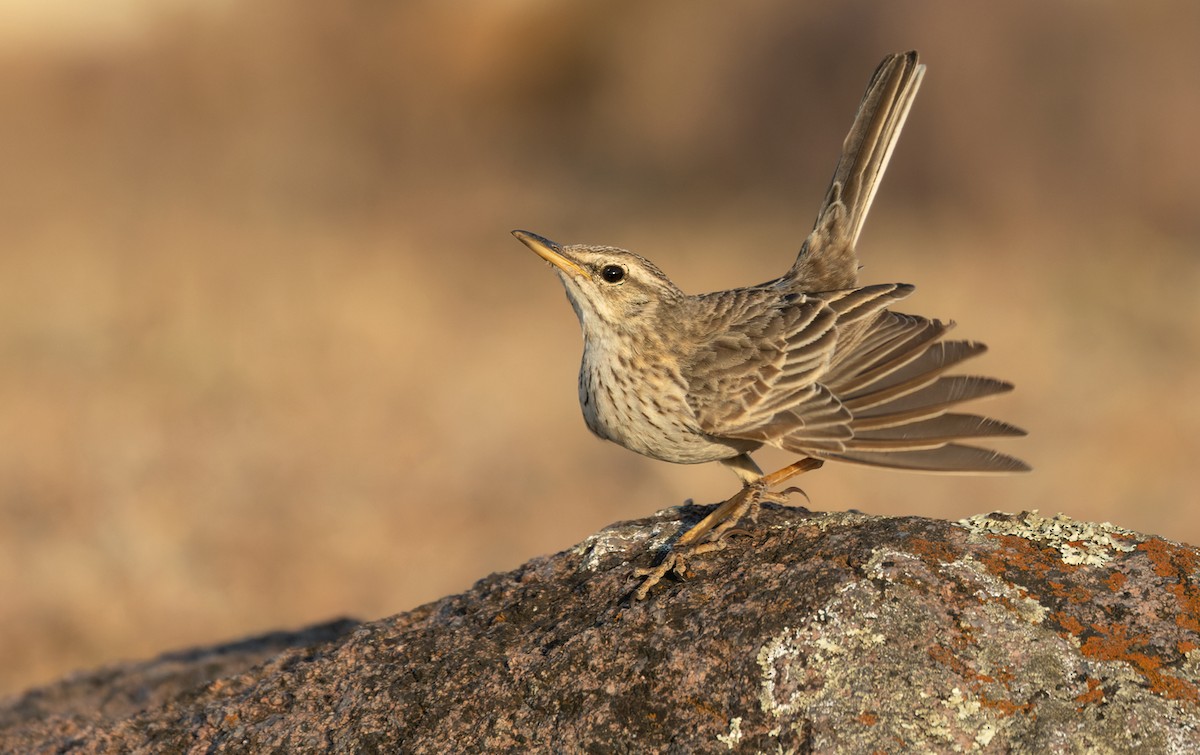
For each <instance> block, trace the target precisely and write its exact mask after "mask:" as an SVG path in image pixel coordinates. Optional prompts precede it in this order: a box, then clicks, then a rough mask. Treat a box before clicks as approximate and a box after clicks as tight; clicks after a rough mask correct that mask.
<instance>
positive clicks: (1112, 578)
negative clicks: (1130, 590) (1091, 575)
mask: <svg viewBox="0 0 1200 755" xmlns="http://www.w3.org/2000/svg"><path fill="white" fill-rule="evenodd" d="M1128 580H1129V578H1128V577H1126V576H1125V573H1124V572H1119V571H1115V572H1113V573H1112V574H1110V575H1108V580H1107V582H1106V584H1107V585H1108V589H1110V590H1112V591H1113V592H1117V591H1118V590H1120V589H1121V588H1123V587H1124V586H1125V583H1126V582H1127V581H1128Z"/></svg>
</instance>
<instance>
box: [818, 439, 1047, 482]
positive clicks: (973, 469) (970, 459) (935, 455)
mask: <svg viewBox="0 0 1200 755" xmlns="http://www.w3.org/2000/svg"><path fill="white" fill-rule="evenodd" d="M812 455H813V456H816V457H818V458H822V459H837V460H840V461H849V462H854V463H855V464H865V465H867V466H872V467H889V468H891V469H906V470H911V471H914V472H942V473H948V474H953V473H963V474H992V473H996V474H1003V473H1008V472H1028V471H1029V469H1030V467H1029V465H1028V464H1026V463H1025V462H1023V461H1021V460H1020V459H1017V458H1014V457H1012V456H1006V455H1005V454H1002V453H1000V452H998V451H991V450H989V449H986V448H977V447H976V446H967V445H962V444H958V443H950V444H947V445H944V446H940V447H938V448H926V449H920V450H916V451H878V452H876V451H839V452H836V453H820V452H818V453H815V454H812Z"/></svg>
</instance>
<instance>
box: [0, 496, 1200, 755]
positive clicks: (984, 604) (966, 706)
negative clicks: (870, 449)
mask: <svg viewBox="0 0 1200 755" xmlns="http://www.w3.org/2000/svg"><path fill="white" fill-rule="evenodd" d="M703 513H704V510H703V509H702V508H700V507H683V508H679V509H670V510H668V511H666V512H662V513H661V514H660V515H658V516H657V517H655V518H652V519H649V520H642V521H638V522H624V523H619V524H617V525H614V526H612V527H610V528H608V529H606V530H604V531H602V532H600V533H598V534H597V535H594V536H593V537H591V538H589V539H588V540H586V541H584V542H583V543H581V544H580V545H579V546H577V547H575V548H573V549H571V550H569V551H565V552H563V553H559V554H556V555H553V556H547V557H542V558H537V559H534V560H532V561H530V562H529V563H527V564H525V565H524V566H522V567H520V568H519V569H517V570H515V571H513V572H510V573H507V574H494V575H492V576H489V577H487V578H485V579H483V580H480V581H479V582H478V583H477V584H476V585H475V586H474V588H472V589H471V590H470V591H468V592H466V593H464V594H462V595H454V596H450V597H447V598H444V599H442V600H440V601H437V602H436V603H431V604H429V605H426V606H422V607H420V608H418V609H416V610H414V611H411V612H409V613H406V614H401V615H399V616H394V617H391V618H388V619H383V620H380V621H376V622H371V623H364V624H356V623H354V622H351V621H343V622H337V623H334V624H330V625H326V626H323V627H317V628H314V629H312V630H308V632H307V633H299V634H295V635H282V634H281V635H274V636H272V637H268V638H262V639H259V640H251V641H246V642H243V643H237V644H234V645H226V646H223V647H217V648H211V649H204V650H196V651H190V652H187V653H180V654H174V655H172V656H164V657H163V658H161V659H158V660H156V661H151V662H146V663H138V664H129V665H126V666H122V667H115V668H111V669H107V670H105V671H102V672H98V673H96V674H90V675H85V676H78V677H73V678H71V679H68V680H66V681H64V682H61V683H59V684H57V685H52V686H50V687H46V688H43V689H39V690H34V691H32V692H29V693H26V694H25V695H24V696H22V697H20V698H17V699H15V700H10V701H8V702H7V703H5V704H3V705H0V751H4V752H9V751H18V752H62V751H69V752H126V751H144V752H185V751H199V752H305V751H322V752H323V751H342V752H378V751H383V752H450V751H458V752H471V751H475V752H478V751H488V752H502V751H514V750H515V751H539V750H549V751H562V752H631V751H637V752H647V751H668V752H727V751H736V752H756V751H762V752H814V751H815V752H849V753H872V752H905V751H939V752H940V751H947V752H948V751H962V752H970V751H981V750H986V751H1010V750H1012V751H1020V752H1112V751H1116V752H1190V751H1197V750H1200V664H1198V661H1200V583H1198V575H1197V567H1198V566H1200V551H1197V550H1196V549H1195V548H1192V547H1190V546H1185V545H1180V544H1177V543H1172V542H1169V541H1166V540H1162V539H1159V538H1153V537H1146V536H1143V535H1139V534H1137V533H1134V532H1130V531H1127V530H1122V529H1120V528H1117V527H1113V526H1111V525H1103V524H1089V523H1084V522H1077V521H1073V520H1070V519H1067V518H1065V517H1056V518H1053V519H1047V518H1043V517H1041V516H1038V515H1037V514H1036V513H1026V514H1020V515H1015V516H1014V515H1004V514H993V515H988V516H979V517H974V518H972V519H970V520H965V521H963V522H958V523H954V522H944V521H935V520H929V519H920V518H879V517H869V516H864V515H859V514H853V513H850V514H810V513H807V512H804V511H803V510H798V509H787V508H778V507H771V508H767V509H764V511H763V512H762V516H761V518H760V520H759V523H758V525H757V527H755V528H754V529H753V531H752V532H751V533H750V534H749V536H747V537H740V538H736V539H735V540H733V541H732V542H731V544H730V546H729V547H728V548H727V549H725V550H724V551H721V552H718V553H713V554H710V555H709V556H707V557H705V559H704V560H701V561H700V562H698V563H697V564H696V573H695V575H694V576H693V578H692V579H690V580H689V581H687V582H679V581H671V580H664V582H663V583H662V584H661V585H660V586H658V587H657V588H655V590H654V591H653V592H652V593H651V595H650V597H649V599H647V600H646V601H643V602H635V601H631V600H630V595H631V592H632V590H633V588H634V587H635V586H636V581H635V580H634V579H633V578H632V576H631V574H632V570H633V568H634V567H635V566H644V565H646V564H647V563H648V562H649V555H648V553H647V549H648V548H653V547H659V546H661V545H662V544H663V542H664V540H665V538H667V537H669V536H673V535H675V534H676V533H677V532H678V531H679V530H680V526H681V524H680V522H681V520H686V521H688V522H691V521H695V520H697V519H698V518H699V517H700V516H701V514H703ZM259 663H261V665H255V664H259Z"/></svg>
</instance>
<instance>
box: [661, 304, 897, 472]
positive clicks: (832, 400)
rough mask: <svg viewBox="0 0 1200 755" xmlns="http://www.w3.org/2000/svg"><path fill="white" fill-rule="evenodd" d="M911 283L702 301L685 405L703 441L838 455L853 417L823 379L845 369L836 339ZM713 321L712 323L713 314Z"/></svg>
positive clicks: (858, 333) (858, 329)
mask: <svg viewBox="0 0 1200 755" xmlns="http://www.w3.org/2000/svg"><path fill="white" fill-rule="evenodd" d="M911 291H912V287H911V286H905V285H900V284H887V285H880V286H867V287H865V288H858V289H849V290H846V291H836V292H831V293H826V294H821V295H816V296H814V295H807V294H798V293H788V294H784V293H778V294H775V295H771V294H770V293H769V289H768V288H755V289H742V290H737V291H725V292H720V293H717V294H710V295H709V296H706V297H703V301H704V305H705V306H704V309H705V313H706V316H705V318H703V322H701V323H700V324H699V325H698V326H697V327H705V328H707V329H708V330H709V331H710V332H709V333H708V334H707V335H704V334H702V335H701V337H700V338H698V339H697V342H698V346H697V348H696V349H695V351H694V352H693V353H692V354H691V355H690V357H689V359H688V360H687V363H686V364H685V370H684V374H685V375H686V376H687V379H688V382H689V389H688V396H689V398H688V400H689V402H690V404H691V408H692V410H693V411H694V412H695V414H696V419H697V422H698V423H699V426H700V428H701V429H702V430H703V431H704V432H706V433H709V434H710V435H715V436H719V437H726V438H739V439H745V440H754V441H759V442H763V443H774V444H776V445H778V444H779V442H780V440H781V439H783V438H785V437H786V438H788V439H789V440H795V441H797V442H803V443H804V444H805V447H806V448H810V449H814V450H817V449H821V450H828V451H831V452H833V451H842V450H845V447H846V441H848V440H849V439H850V438H851V437H852V436H853V430H852V429H851V426H850V423H851V421H852V419H853V415H852V413H851V411H850V410H849V409H847V408H846V407H845V406H844V405H843V404H842V402H841V400H840V399H839V398H838V397H837V395H836V394H835V392H834V391H832V390H831V389H830V388H829V387H828V386H827V385H825V384H824V383H825V376H826V375H827V374H828V373H829V372H830V370H831V369H832V368H834V367H835V366H836V365H838V364H839V362H844V361H845V360H844V358H843V357H842V356H841V354H842V349H840V348H839V340H845V339H850V340H851V341H854V340H858V339H861V338H862V337H863V333H862V332H863V331H864V328H865V326H866V325H869V324H870V323H871V322H873V321H874V320H875V319H876V317H877V316H878V314H879V312H880V311H881V310H883V309H884V308H885V307H887V306H888V305H889V304H890V303H892V302H893V301H896V300H898V299H901V298H903V297H905V296H907V295H908V294H909V293H910V292H911ZM710 315H711V316H710Z"/></svg>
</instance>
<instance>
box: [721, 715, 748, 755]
mask: <svg viewBox="0 0 1200 755" xmlns="http://www.w3.org/2000/svg"><path fill="white" fill-rule="evenodd" d="M717 741H718V742H720V743H721V744H723V745H725V747H727V748H728V749H730V750H732V749H733V748H734V747H736V746H737V745H738V743H739V742H741V741H742V717H741V716H734V717H733V718H731V719H729V733H728V734H718V735H717Z"/></svg>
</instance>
